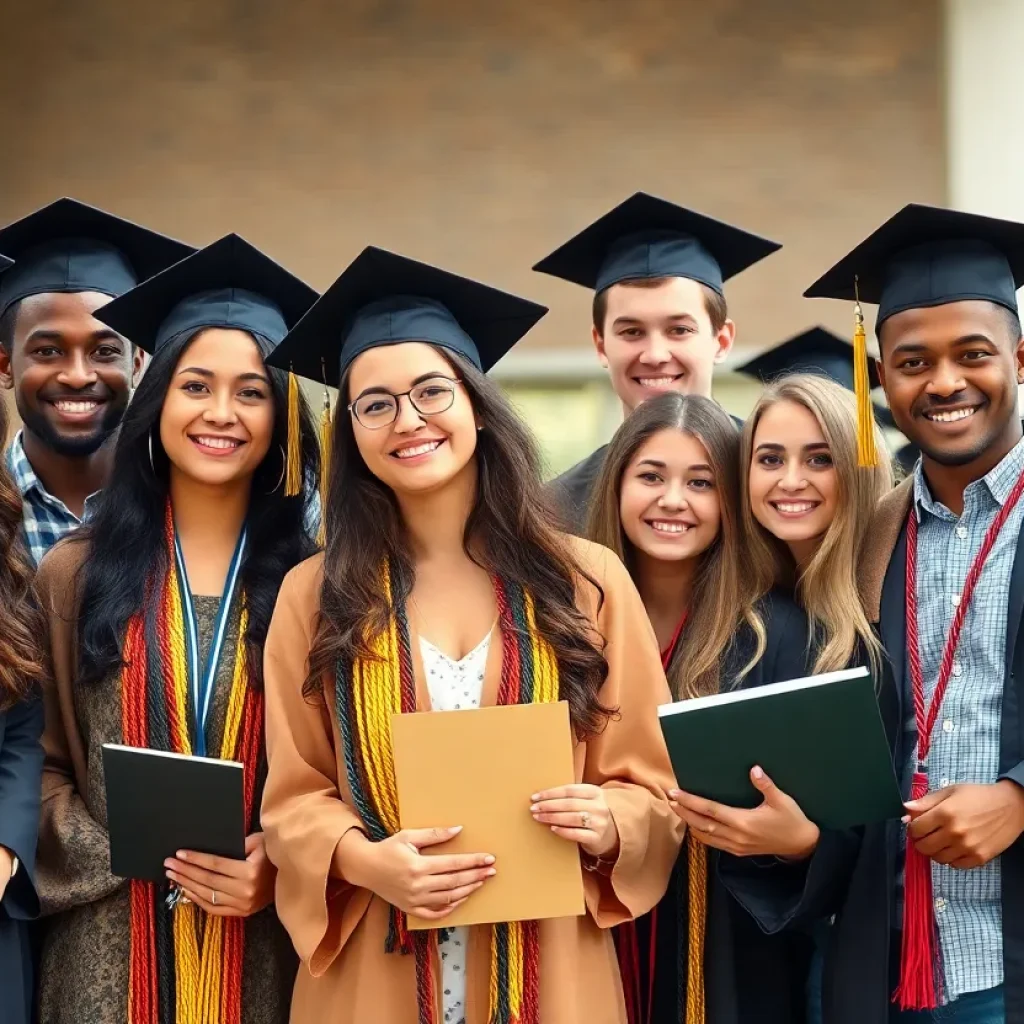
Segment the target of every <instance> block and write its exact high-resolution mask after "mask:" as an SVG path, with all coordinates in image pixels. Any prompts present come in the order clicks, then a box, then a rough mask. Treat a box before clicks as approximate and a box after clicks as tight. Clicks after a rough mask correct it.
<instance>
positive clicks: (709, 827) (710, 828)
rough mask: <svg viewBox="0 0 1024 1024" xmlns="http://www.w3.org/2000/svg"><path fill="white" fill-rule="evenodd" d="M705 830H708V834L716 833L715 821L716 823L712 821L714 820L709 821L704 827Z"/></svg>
mask: <svg viewBox="0 0 1024 1024" xmlns="http://www.w3.org/2000/svg"><path fill="white" fill-rule="evenodd" d="M704 831H705V832H707V834H708V835H709V836H711V835H714V834H715V823H714V822H713V821H712V822H709V823H708V824H707V825H706V826H705V827H704Z"/></svg>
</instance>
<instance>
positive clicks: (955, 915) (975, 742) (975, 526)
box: [901, 441, 1024, 1001]
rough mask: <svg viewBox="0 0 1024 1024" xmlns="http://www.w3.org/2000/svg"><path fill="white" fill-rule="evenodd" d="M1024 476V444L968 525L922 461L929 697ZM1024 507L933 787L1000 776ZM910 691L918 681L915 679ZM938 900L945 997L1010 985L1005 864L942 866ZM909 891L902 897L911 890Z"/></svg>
mask: <svg viewBox="0 0 1024 1024" xmlns="http://www.w3.org/2000/svg"><path fill="white" fill-rule="evenodd" d="M1021 472H1024V441H1021V442H1019V443H1018V444H1017V446H1016V447H1015V448H1014V449H1013V450H1012V451H1011V452H1010V453H1009V454H1008V455H1007V456H1006V457H1005V458H1004V459H1003V461H1002V462H1000V463H999V465H998V466H996V467H995V469H993V470H992V471H991V472H990V473H988V475H987V476H985V477H983V478H982V479H981V480H975V481H974V482H973V483H972V484H970V485H968V487H967V488H966V489H965V490H964V510H963V514H962V515H961V516H960V518H959V519H958V518H957V517H956V516H954V515H953V513H952V512H950V511H949V509H948V508H946V507H945V506H944V505H942V504H940V503H938V502H936V501H935V500H934V499H933V498H932V495H931V492H930V491H929V489H928V484H927V481H926V480H925V477H924V473H923V471H922V469H921V464H920V462H919V463H918V465H917V468H916V470H915V472H914V510H915V513H916V515H917V517H918V524H919V533H918V559H917V573H918V580H917V624H918V632H919V634H920V643H921V668H922V672H923V675H924V687H925V698H926V700H927V701H928V702H929V703H930V701H931V699H932V695H933V694H934V693H935V684H936V682H937V680H938V674H939V664H940V662H941V660H942V650H943V647H944V646H945V643H946V635H947V633H948V632H949V625H950V622H951V621H952V619H953V613H954V611H955V609H956V607H957V605H958V604H959V601H960V594H961V592H962V591H963V586H964V580H965V579H966V578H967V571H968V568H969V567H970V564H971V562H972V561H973V560H974V556H975V554H977V552H978V549H979V548H980V547H981V543H982V540H983V538H984V536H985V533H986V531H987V530H988V528H989V526H990V525H991V523H992V520H993V519H994V518H995V517H996V515H997V513H998V511H999V509H1000V508H1001V507H1002V505H1003V503H1004V502H1005V501H1006V499H1007V497H1008V496H1009V494H1010V491H1011V490H1012V489H1013V485H1014V483H1015V482H1016V481H1017V477H1018V476H1020V474H1021ZM1022 525H1024V501H1021V502H1019V503H1018V504H1017V507H1016V508H1015V509H1014V511H1013V512H1012V513H1011V515H1010V517H1009V519H1008V520H1007V522H1006V525H1005V526H1004V527H1003V529H1002V530H1001V531H1000V533H999V538H998V540H997V541H996V543H995V546H994V547H993V548H992V552H991V554H990V555H989V557H988V560H987V561H986V563H985V569H984V572H982V574H981V577H980V579H979V580H978V586H977V588H976V590H975V591H974V597H973V599H972V601H971V606H970V609H969V610H968V612H967V617H966V619H965V621H964V627H963V632H962V633H961V634H960V644H959V647H958V648H957V652H956V660H955V661H954V662H953V674H952V677H951V678H950V681H949V686H948V688H947V690H946V696H945V699H944V700H943V702H942V708H941V710H940V712H939V717H938V721H937V722H936V726H935V733H934V735H933V736H932V745H931V750H930V752H929V755H928V766H927V767H928V788H929V789H941V788H944V787H946V786H952V785H955V784H956V783H983V784H990V783H994V782H996V781H997V780H998V778H999V733H1000V725H1001V721H1002V707H1003V684H1004V681H1005V675H1006V672H1005V652H1006V608H1007V600H1008V594H1009V588H1010V575H1011V573H1012V571H1013V559H1014V556H1015V554H1016V550H1017V537H1018V535H1019V533H1020V531H1021V527H1022ZM908 690H909V679H908ZM909 698H910V695H909V693H907V694H906V697H905V707H906V709H907V717H906V720H905V730H906V739H907V741H908V742H907V749H908V750H911V751H915V750H916V745H917V726H916V724H915V721H914V709H913V701H912V700H911V699H909ZM931 867H932V888H933V892H932V896H933V898H934V901H935V919H936V921H937V922H938V927H939V938H940V942H941V946H942V961H943V966H944V969H945V996H946V999H947V1001H952V1000H954V999H956V998H958V997H959V996H962V995H965V994H966V993H968V992H980V991H983V990H985V989H989V988H994V987H995V986H997V985H1001V984H1002V982H1003V936H1002V905H1001V890H1002V886H1001V879H1000V862H999V858H998V857H997V858H996V859H995V860H993V861H990V862H989V863H988V864H986V865H985V866H984V867H980V868H973V869H971V870H969V871H963V870H959V869H957V868H952V867H947V866H945V865H943V864H936V863H935V862H934V861H933V862H932V866H931ZM901 895H902V894H901Z"/></svg>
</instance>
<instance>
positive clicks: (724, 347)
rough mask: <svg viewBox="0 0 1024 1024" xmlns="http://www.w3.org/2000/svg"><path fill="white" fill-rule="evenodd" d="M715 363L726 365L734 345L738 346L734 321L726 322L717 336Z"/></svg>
mask: <svg viewBox="0 0 1024 1024" xmlns="http://www.w3.org/2000/svg"><path fill="white" fill-rule="evenodd" d="M715 344H716V346H717V348H716V349H715V363H716V364H717V363H724V362H725V360H726V359H728V358H729V353H730V352H731V351H732V347H733V345H735V344H736V324H735V322H734V321H732V320H726V321H725V323H724V324H722V327H721V330H719V332H718V334H716V335H715Z"/></svg>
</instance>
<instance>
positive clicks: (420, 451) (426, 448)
mask: <svg viewBox="0 0 1024 1024" xmlns="http://www.w3.org/2000/svg"><path fill="white" fill-rule="evenodd" d="M440 446H441V442H440V441H427V442H426V443H425V444H417V445H414V446H413V447H412V448H399V449H398V451H396V452H394V453H393V454H394V455H395V456H397V457H398V458H399V459H412V458H415V457H416V456H417V455H426V454H427V453H428V452H432V451H434V450H435V449H436V448H439V447H440Z"/></svg>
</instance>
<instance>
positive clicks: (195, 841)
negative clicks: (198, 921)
mask: <svg viewBox="0 0 1024 1024" xmlns="http://www.w3.org/2000/svg"><path fill="white" fill-rule="evenodd" d="M103 774H104V778H105V781H106V789H107V830H108V833H109V836H110V870H111V873H112V874H115V875H119V876H121V877H122V878H138V879H141V880H143V881H150V882H166V881H167V869H166V868H165V867H164V861H165V860H166V859H167V858H168V857H173V856H174V855H175V854H176V853H177V851H178V850H196V851H197V852H199V853H212V854H216V855H217V856H219V857H230V858H231V859H232V860H243V859H244V858H245V801H244V798H243V787H242V766H241V764H239V763H238V762H237V761H218V760H215V759H213V758H209V757H189V756H187V755H185V754H172V753H169V752H167V751H163V750H144V749H139V748H136V747H124V746H120V745H119V744H115V743H104V744H103Z"/></svg>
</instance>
